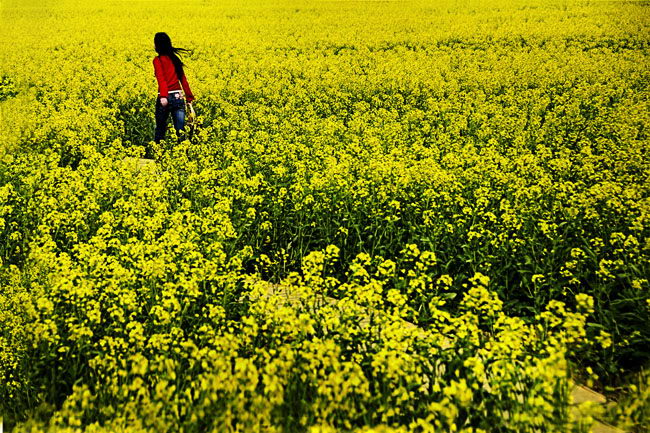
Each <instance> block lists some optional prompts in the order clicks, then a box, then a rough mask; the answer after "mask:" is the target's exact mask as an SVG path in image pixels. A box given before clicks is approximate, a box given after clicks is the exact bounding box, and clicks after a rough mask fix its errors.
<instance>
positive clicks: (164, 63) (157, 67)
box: [153, 56, 194, 102]
mask: <svg viewBox="0 0 650 433" xmlns="http://www.w3.org/2000/svg"><path fill="white" fill-rule="evenodd" d="M153 68H154V72H155V74H156V80H157V81H158V93H160V97H161V98H167V97H168V96H169V91H170V90H180V89H181V86H179V85H178V76H177V75H176V69H175V68H174V63H173V62H172V59H171V58H169V56H158V57H154V59H153ZM181 85H182V86H183V92H184V93H185V98H186V99H187V102H192V101H193V100H194V95H193V94H192V90H191V89H190V84H189V83H188V82H187V77H186V76H185V74H183V78H181Z"/></svg>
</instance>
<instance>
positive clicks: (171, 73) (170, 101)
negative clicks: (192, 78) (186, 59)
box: [153, 32, 194, 143]
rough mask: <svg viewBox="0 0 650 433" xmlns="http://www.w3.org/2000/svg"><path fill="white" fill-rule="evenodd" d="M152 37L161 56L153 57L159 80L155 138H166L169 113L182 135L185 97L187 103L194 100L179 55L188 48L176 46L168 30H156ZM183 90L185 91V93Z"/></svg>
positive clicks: (157, 139) (178, 132) (156, 139)
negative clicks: (157, 31) (164, 31)
mask: <svg viewBox="0 0 650 433" xmlns="http://www.w3.org/2000/svg"><path fill="white" fill-rule="evenodd" d="M153 41H154V46H155V49H156V52H157V53H158V56H157V57H154V59H153V67H154V71H155V75H156V79H157V80H158V98H157V99H156V133H155V136H154V141H155V142H156V143H159V142H160V140H162V139H163V138H165V133H166V132H167V118H168V117H169V114H170V113H171V115H172V120H173V121H174V128H175V129H176V133H177V134H179V139H180V133H181V131H182V130H183V128H184V127H185V101H184V99H183V98H184V97H186V98H187V103H188V104H191V103H192V101H194V95H192V90H190V85H189V84H188V83H187V77H185V73H184V71H183V66H185V65H184V63H183V62H182V61H181V59H180V58H179V57H178V54H179V53H180V52H187V51H188V50H186V49H184V48H175V47H173V46H172V40H171V39H170V38H169V36H168V35H167V33H163V32H160V33H156V36H154V39H153ZM179 82H180V84H179ZM181 84H182V90H181ZM183 92H185V94H184V95H183Z"/></svg>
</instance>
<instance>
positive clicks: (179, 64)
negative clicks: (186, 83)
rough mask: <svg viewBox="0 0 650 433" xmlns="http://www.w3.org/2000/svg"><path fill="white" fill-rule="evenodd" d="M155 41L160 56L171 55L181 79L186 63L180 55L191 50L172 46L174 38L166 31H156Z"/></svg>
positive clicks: (177, 74)
mask: <svg viewBox="0 0 650 433" xmlns="http://www.w3.org/2000/svg"><path fill="white" fill-rule="evenodd" d="M153 43H154V45H155V46H156V52H157V53H158V55H159V56H169V57H170V58H171V59H172V63H174V69H176V76H177V77H178V79H179V80H180V79H181V78H183V75H185V72H183V66H185V63H183V61H182V60H181V58H180V57H179V56H178V55H179V54H180V53H189V52H191V51H190V50H186V49H185V48H176V47H174V46H172V40H171V38H170V37H169V36H168V35H167V33H165V32H159V33H156V36H154V38H153Z"/></svg>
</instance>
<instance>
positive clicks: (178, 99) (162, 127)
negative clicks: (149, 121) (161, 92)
mask: <svg viewBox="0 0 650 433" xmlns="http://www.w3.org/2000/svg"><path fill="white" fill-rule="evenodd" d="M169 113H171V115H172V120H173V122H174V129H176V133H177V134H178V137H179V140H180V139H181V130H183V127H184V126H185V100H184V99H183V97H182V96H181V94H180V93H170V94H169V96H168V97H167V105H166V106H165V107H163V106H162V104H161V103H160V96H158V98H157V99H156V133H155V135H154V141H155V142H156V143H158V142H160V140H162V139H164V138H165V133H166V132H167V119H168V118H169Z"/></svg>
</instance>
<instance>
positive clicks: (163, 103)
mask: <svg viewBox="0 0 650 433" xmlns="http://www.w3.org/2000/svg"><path fill="white" fill-rule="evenodd" d="M160 105H162V106H163V107H166V106H167V98H160Z"/></svg>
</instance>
